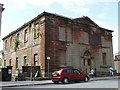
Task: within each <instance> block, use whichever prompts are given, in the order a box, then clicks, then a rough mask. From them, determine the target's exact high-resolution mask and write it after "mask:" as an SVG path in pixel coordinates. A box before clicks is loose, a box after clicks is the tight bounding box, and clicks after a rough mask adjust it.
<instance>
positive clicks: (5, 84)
mask: <svg viewBox="0 0 120 90" xmlns="http://www.w3.org/2000/svg"><path fill="white" fill-rule="evenodd" d="M118 78H120V76H114V77H94V78H90V81H97V80H109V79H118ZM50 83H53V82H52V80H41V81H4V82H0V87H16V86H29V85H45V84H50Z"/></svg>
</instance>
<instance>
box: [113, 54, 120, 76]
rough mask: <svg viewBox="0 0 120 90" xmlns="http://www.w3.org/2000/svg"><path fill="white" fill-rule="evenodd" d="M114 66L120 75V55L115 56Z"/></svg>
mask: <svg viewBox="0 0 120 90" xmlns="http://www.w3.org/2000/svg"><path fill="white" fill-rule="evenodd" d="M114 66H115V70H116V72H117V73H119V74H120V53H119V54H118V55H115V60H114Z"/></svg>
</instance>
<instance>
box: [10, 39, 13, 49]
mask: <svg viewBox="0 0 120 90" xmlns="http://www.w3.org/2000/svg"><path fill="white" fill-rule="evenodd" d="M12 39H13V38H12V37H10V47H12Z"/></svg>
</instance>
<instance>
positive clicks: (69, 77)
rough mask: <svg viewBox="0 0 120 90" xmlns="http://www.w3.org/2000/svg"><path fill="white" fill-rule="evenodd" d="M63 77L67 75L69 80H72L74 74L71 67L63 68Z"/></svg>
mask: <svg viewBox="0 0 120 90" xmlns="http://www.w3.org/2000/svg"><path fill="white" fill-rule="evenodd" d="M64 77H68V79H69V80H70V81H72V80H74V79H75V78H74V74H73V70H72V69H66V70H64Z"/></svg>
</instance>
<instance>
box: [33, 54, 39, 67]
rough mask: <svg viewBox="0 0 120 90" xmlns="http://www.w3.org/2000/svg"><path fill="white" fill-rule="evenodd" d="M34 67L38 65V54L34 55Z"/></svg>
mask: <svg viewBox="0 0 120 90" xmlns="http://www.w3.org/2000/svg"><path fill="white" fill-rule="evenodd" d="M34 65H35V66H37V65H38V54H37V53H36V54H34Z"/></svg>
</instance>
